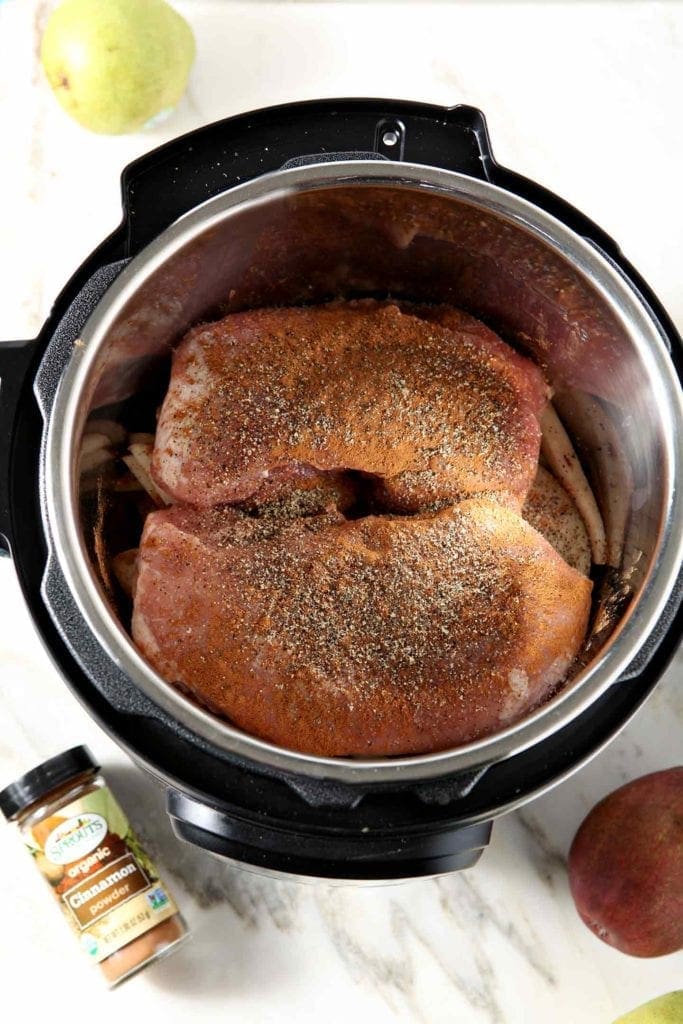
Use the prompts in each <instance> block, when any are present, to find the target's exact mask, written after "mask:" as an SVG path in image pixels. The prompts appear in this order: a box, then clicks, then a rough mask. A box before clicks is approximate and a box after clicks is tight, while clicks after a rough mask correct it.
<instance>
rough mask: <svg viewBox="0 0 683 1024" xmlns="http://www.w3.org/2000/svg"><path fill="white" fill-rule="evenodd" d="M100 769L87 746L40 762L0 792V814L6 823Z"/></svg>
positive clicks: (75, 748) (73, 748)
mask: <svg viewBox="0 0 683 1024" xmlns="http://www.w3.org/2000/svg"><path fill="white" fill-rule="evenodd" d="M99 767H100V766H99V765H98V764H97V762H96V761H95V760H94V758H93V756H92V754H91V753H90V751H89V750H88V748H87V747H72V748H71V749H70V750H65V751H64V753H62V754H56V755H55V757H51V758H49V760H47V761H43V763H42V764H39V765H37V767H36V768H32V769H31V771H30V772H26V774H25V775H22V776H21V778H20V779H17V781H16V782H12V783H11V784H10V785H9V786H7V787H6V788H5V789H3V790H1V791H0V811H2V813H3V814H4V815H5V817H6V818H7V820H8V821H9V820H11V819H12V818H15V817H16V816H17V814H20V813H21V811H23V810H25V809H26V808H27V807H30V806H31V804H35V803H36V802H37V801H38V800H40V799H41V798H42V797H44V796H47V794H48V793H51V792H52V790H53V789H57V787H58V786H62V785H63V784H64V783H65V782H68V781H69V779H74V778H76V776H78V775H83V774H84V773H85V772H96V771H99Z"/></svg>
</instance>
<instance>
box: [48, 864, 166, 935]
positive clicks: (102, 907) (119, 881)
mask: <svg viewBox="0 0 683 1024" xmlns="http://www.w3.org/2000/svg"><path fill="white" fill-rule="evenodd" d="M149 884H150V883H149V879H148V878H147V875H146V874H145V873H144V871H143V870H142V868H141V867H140V865H139V864H138V863H137V861H136V860H135V858H134V857H133V855H132V854H131V853H127V854H126V855H125V856H124V857H120V858H119V860H118V861H114V862H113V863H111V864H107V866H106V867H104V868H102V870H101V871H97V872H96V873H95V874H93V875H90V876H89V877H88V878H86V879H85V881H83V882H81V883H80V884H79V885H75V886H74V887H73V889H69V890H68V892H66V893H64V895H63V896H62V899H63V900H64V902H65V903H66V905H67V907H68V908H69V910H70V911H71V912H72V914H73V915H74V917H75V918H76V921H77V923H78V926H79V927H80V928H86V927H87V926H88V925H90V924H93V923H94V922H95V921H98V920H99V919H100V918H101V917H103V916H104V915H105V914H108V913H109V911H110V910H113V909H114V907H119V906H121V904H122V903H125V902H126V901H127V900H129V899H130V898H131V896H135V894H136V893H138V892H141V891H142V890H143V889H147V888H148V887H149Z"/></svg>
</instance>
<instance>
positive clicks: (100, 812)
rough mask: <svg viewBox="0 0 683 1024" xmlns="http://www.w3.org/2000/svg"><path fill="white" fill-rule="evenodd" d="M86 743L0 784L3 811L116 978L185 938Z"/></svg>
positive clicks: (74, 924) (95, 957)
mask: <svg viewBox="0 0 683 1024" xmlns="http://www.w3.org/2000/svg"><path fill="white" fill-rule="evenodd" d="M99 772H100V768H99V765H97V764H96V763H95V761H94V760H93V758H92V756H91V754H90V752H89V750H88V749H87V747H73V748H72V749H71V750H67V751H65V752H64V753H63V754H58V755H57V756H56V757H52V758H50V760H49V761H45V762H44V763H43V764H41V765H38V767H37V768H34V769H33V770H32V771H30V772H27V773H26V775H22V777H21V778H20V779H18V780H17V781H16V782H14V783H12V785H10V786H8V787H7V788H6V789H4V790H2V792H0V810H1V811H2V813H3V814H4V815H5V817H6V818H7V819H8V820H10V821H15V822H16V823H17V825H18V827H19V830H20V832H21V835H22V838H23V840H24V842H25V844H26V847H27V849H28V851H29V853H30V854H31V856H32V857H33V860H34V863H35V865H36V867H37V868H38V870H39V871H40V872H41V874H42V875H43V877H44V878H45V880H46V882H47V883H48V884H49V885H50V887H51V889H52V892H53V894H54V896H55V898H56V899H57V901H58V902H59V905H60V907H61V909H62V912H63V914H64V916H65V917H66V918H67V920H68V922H69V924H70V925H71V928H72V929H73V931H74V932H75V934H76V936H77V937H78V939H79V941H80V944H81V948H82V949H83V950H84V952H85V953H86V954H87V956H88V957H89V958H90V960H91V961H94V962H95V963H97V964H98V965H99V968H100V970H101V972H102V974H103V975H104V977H105V979H106V981H107V982H108V983H109V985H110V986H113V985H117V984H118V983H119V982H121V981H123V980H124V979H125V978H129V977H130V976H131V975H132V974H134V973H135V972H136V971H138V970H140V969H141V968H142V967H145V966H146V965H147V964H149V963H152V962H153V961H154V960H157V959H159V958H160V957H162V956H165V955H166V954H167V953H169V952H171V950H173V949H175V948H176V947H177V946H178V944H179V943H180V942H181V941H182V940H183V939H184V938H186V937H187V934H188V932H187V928H186V926H185V922H184V921H183V919H182V917H181V915H180V913H179V912H178V908H177V906H176V904H175V903H174V902H173V899H172V897H171V895H170V893H169V891H168V889H167V887H166V885H165V884H164V883H163V882H162V881H161V879H160V878H159V873H158V871H157V869H156V868H155V866H154V864H153V863H152V861H151V860H150V859H149V857H148V856H147V854H146V853H145V851H144V850H143V848H142V846H141V845H140V841H139V840H138V838H137V836H136V835H135V833H134V832H133V830H132V828H131V827H130V824H129V822H128V819H127V818H126V816H125V814H124V812H123V811H122V809H121V807H120V805H119V804H118V802H117V801H116V799H115V798H114V796H113V794H112V793H111V792H110V790H109V789H108V788H107V785H106V783H105V781H104V779H103V778H102V776H101V775H100V774H99Z"/></svg>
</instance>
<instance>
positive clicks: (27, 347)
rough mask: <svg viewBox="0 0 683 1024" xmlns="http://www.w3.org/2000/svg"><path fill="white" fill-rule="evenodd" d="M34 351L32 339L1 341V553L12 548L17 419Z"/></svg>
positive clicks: (8, 552) (5, 553)
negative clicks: (12, 493) (13, 476)
mask: <svg viewBox="0 0 683 1024" xmlns="http://www.w3.org/2000/svg"><path fill="white" fill-rule="evenodd" d="M35 353H36V346H35V344H34V341H33V340H31V341H5V342H0V555H9V554H10V552H11V546H12V539H11V538H12V529H11V521H12V512H11V508H12V501H11V477H12V472H13V465H12V462H13V457H14V448H15V423H16V418H17V411H18V408H19V402H20V401H21V399H22V395H23V394H24V390H25V385H26V383H27V379H28V370H29V367H30V366H31V363H32V362H33V358H34V356H35Z"/></svg>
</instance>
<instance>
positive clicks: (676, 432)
mask: <svg viewBox="0 0 683 1024" xmlns="http://www.w3.org/2000/svg"><path fill="white" fill-rule="evenodd" d="M364 185H366V186H367V185H369V186H373V185H374V186H389V187H398V188H412V189H415V190H417V191H426V192H431V193H432V194H439V195H444V196H446V197H451V198H455V199H457V200H458V201H459V202H462V203H466V204H468V205H471V206H474V207H478V208H483V209H485V210H486V211H487V212H493V213H494V214H496V215H498V216H500V217H502V218H503V219H505V220H507V221H508V222H511V223H513V224H514V225H516V226H517V227H519V228H521V229H522V230H525V231H527V232H528V233H530V234H532V235H534V236H535V237H537V238H539V239H540V240H541V241H542V242H543V243H544V244H545V245H547V246H549V247H550V248H551V249H552V250H554V251H555V252H556V253H558V254H559V255H560V256H561V257H563V258H564V259H566V260H569V261H570V262H571V264H572V266H573V267H574V269H575V270H576V271H578V272H579V274H581V275H582V276H584V277H585V278H587V280H588V281H589V283H590V285H591V286H592V287H593V288H594V289H595V290H596V291H597V292H598V293H599V295H600V297H601V298H602V300H603V301H604V302H605V303H606V305H607V306H608V307H609V308H610V310H611V312H612V314H613V315H614V316H615V318H616V319H617V321H618V322H619V323H620V324H621V326H622V327H623V328H624V330H625V331H626V332H627V333H628V335H629V336H630V338H631V340H632V341H633V343H634V345H635V346H636V348H637V349H638V352H639V356H640V358H641V360H642V362H643V364H644V366H645V367H646V369H647V373H648V376H649V378H650V381H651V384H652V387H653V390H654V391H655V392H656V398H657V408H658V411H659V415H660V422H661V423H662V429H661V430H660V433H661V441H662V455H663V480H662V489H663V492H664V495H665V499H666V502H665V508H666V511H665V515H664V516H663V517H662V522H661V523H660V529H659V537H658V541H657V545H656V548H655V551H654V553H653V557H652V560H651V564H650V567H649V569H648V571H647V574H646V577H645V579H644V581H643V585H642V588H641V591H640V594H639V596H638V598H637V600H636V601H634V602H632V603H631V605H630V607H629V609H628V610H627V612H626V614H625V616H624V618H623V619H622V620H621V621H620V623H619V624H618V626H617V627H616V628H615V630H614V632H613V634H612V636H611V637H610V638H609V640H608V641H607V643H606V644H605V645H604V647H603V648H602V650H601V651H600V653H599V655H598V656H597V658H596V659H594V661H593V662H591V663H590V664H589V665H588V666H587V667H586V668H585V669H584V670H582V672H580V673H579V674H578V675H577V676H576V678H575V679H574V680H573V681H572V682H571V683H570V684H569V685H568V686H567V687H566V688H565V689H564V690H562V691H561V692H560V693H558V694H557V695H556V696H554V697H553V698H551V700H549V701H548V702H546V703H545V704H543V705H542V706H541V707H540V708H538V709H537V710H536V711H534V712H533V713H532V714H530V715H528V716H527V717H525V718H524V719H522V720H521V721H520V722H518V723H516V724H514V725H512V726H509V727H507V728H506V729H504V730H501V731H500V732H497V733H494V734H492V735H490V736H487V737H484V738H482V739H480V740H477V741H475V742H472V743H468V744H465V745H463V746H460V747H456V748H451V749H448V750H443V751H437V752H435V753H430V754H420V755H412V756H405V757H391V758H375V759H362V758H349V757H344V758H331V757H319V756H316V755H311V754H304V753H300V752H297V751H293V750H288V749H286V748H284V747H279V746H276V745H275V744H272V743H269V742H267V741H265V740H261V739H259V738H258V737H256V736H252V735H250V734H248V733H246V732H243V731H242V730H240V729H238V728H236V727H235V726H233V725H231V724H230V723H229V722H227V721H224V720H222V719H220V718H218V717H217V716H215V715H213V714H211V713H210V712H208V711H205V710H204V709H203V708H201V707H200V706H199V705H198V704H195V703H194V702H193V701H192V700H191V699H190V698H188V697H186V696H184V695H183V694H182V693H181V692H180V691H179V690H177V689H176V688H175V687H174V686H173V685H172V684H171V683H168V682H166V681H165V680H164V679H162V677H161V676H160V675H159V674H158V673H156V672H155V671H154V670H153V669H152V668H151V666H150V665H148V664H147V662H146V661H145V660H144V658H143V657H142V656H141V655H140V654H139V652H138V651H137V650H136V648H135V647H134V644H133V641H132V639H131V638H130V636H129V635H128V633H127V632H126V631H125V630H124V628H123V626H122V625H121V624H120V623H119V622H118V620H117V619H116V618H115V616H114V615H113V614H112V613H111V611H110V610H109V608H108V605H107V602H106V600H105V597H104V595H103V592H102V590H101V587H100V585H99V583H98V582H97V580H96V578H95V575H94V573H93V570H92V568H91V566H90V561H89V558H88V555H87V553H86V550H85V545H84V542H83V538H82V536H81V530H80V526H79V514H78V492H77V479H76V474H75V468H74V467H75V465H76V463H77V459H76V457H75V456H76V452H75V444H74V438H75V437H77V436H78V437H80V432H81V428H82V425H83V419H84V413H83V410H82V409H80V408H79V406H80V401H79V399H80V396H81V393H82V391H83V387H84V384H85V383H86V381H87V377H88V374H89V372H90V369H91V367H92V365H93V361H94V359H95V357H96V355H97V353H98V351H99V348H100V345H101V344H102V342H103V341H104V339H105V338H106V334H107V332H108V330H109V328H110V327H111V325H112V323H113V322H114V321H115V319H116V317H117V315H118V314H119V313H120V311H121V309H122V308H123V307H124V305H125V304H126V302H127V301H128V300H129V299H130V298H131V297H132V295H133V294H134V293H135V292H136V291H137V289H138V288H139V287H140V286H141V285H142V284H143V283H144V282H145V281H146V280H147V279H148V278H149V277H150V276H151V275H152V274H153V273H154V272H155V271H156V270H158V269H159V268H160V267H161V266H162V265H163V263H164V262H165V261H166V260H167V259H169V258H170V257H171V256H172V255H174V254H175V253H176V252H178V251H179V250H180V249H181V248H182V247H183V246H184V245H186V244H187V243H188V242H190V241H192V240H193V239H194V238H196V237H197V236H198V235H200V234H201V233H203V232H204V231H206V230H208V229H210V228H211V227H213V226H216V225H217V224H218V223H220V222H221V221H222V220H223V219H225V218H226V217H227V216H229V215H230V213H231V211H233V210H236V209H237V208H239V209H240V210H243V209H245V208H248V207H250V206H255V205H261V204H263V203H266V202H268V201H269V200H273V199H282V198H285V197H286V196H288V195H292V194H294V193H297V192H304V191H310V190H314V189H316V190H317V189H324V188H338V187H345V186H359V187H362V186H364ZM681 435H683V396H682V395H681V390H680V387H679V384H678V380H677V377H676V374H675V370H674V367H673V364H672V362H671V360H670V357H669V354H668V351H667V345H666V341H665V337H664V335H663V333H662V331H661V328H660V327H659V325H658V324H657V322H656V321H655V319H654V317H653V315H652V313H651V312H650V310H649V309H648V307H647V306H646V305H645V303H644V301H643V300H642V299H641V297H640V296H639V294H638V293H637V292H636V291H635V289H634V288H633V287H632V286H631V285H630V283H629V282H628V281H627V279H626V278H625V277H624V276H623V274H622V273H621V272H620V270H619V269H618V268H617V267H616V266H615V265H614V264H612V263H611V262H610V261H609V260H608V259H607V258H606V257H605V256H604V255H603V254H602V253H601V252H600V250H598V249H597V247H595V246H594V245H593V244H592V243H591V242H590V241H589V240H587V239H585V238H582V237H580V236H579V235H577V234H575V233H574V232H573V231H571V230H570V229H569V228H568V227H566V225H564V224H563V223H562V222H561V221H559V220H557V219H556V218H555V217H553V216H551V215H550V214H548V213H546V212H545V211H544V210H542V209H540V208H539V207H536V206H534V205H532V204H531V203H529V202H527V201H526V200H524V199H522V198H520V197H519V196H517V195H515V194H513V193H510V192H507V191H506V190H504V189H501V188H499V187H498V186H495V185H491V184H490V183H488V182H484V181H480V180H478V179H474V178H470V177H467V176H466V175H462V174H459V173H456V172H454V171H445V170H440V169H436V168H433V167H429V166H424V165H421V164H405V163H400V164H398V163H397V164H393V163H391V162H389V161H378V162H376V163H375V162H372V161H343V160H342V161H334V162H328V163H323V164H309V165H308V166H305V167H300V168H292V169H287V170H280V171H275V172H271V173H269V174H266V175H263V176H262V177H260V178H257V179H255V180H253V181H250V182H248V183H246V184H243V185H239V186H236V187H235V188H232V189H229V190H228V191H226V192H224V193H221V194H219V195H217V196H215V197H213V198H211V199H209V200H207V201H206V202H204V203H202V204H201V205H199V206H197V207H195V208H194V209H193V210H191V211H189V212H188V213H186V214H184V215H183V216H182V217H181V218H179V219H178V220H177V221H175V222H174V223H173V224H172V225H171V226H170V227H169V228H167V229H166V230H165V231H163V232H162V233H161V234H160V235H158V236H157V238H155V239H154V240H153V241H152V242H151V243H150V244H149V245H148V246H147V247H146V248H145V249H144V250H143V251H142V252H141V253H139V254H138V255H137V256H136V257H134V258H133V259H132V260H131V262H130V263H129V264H128V266H127V267H125V268H124V270H123V271H122V272H121V273H120V275H119V276H118V277H117V278H116V280H115V281H114V282H113V284H112V285H111V286H110V287H109V289H108V290H107V292H106V293H105V295H104V296H103V298H102V299H101V301H100V302H99V303H98V306H97V308H96V309H95V311H94V312H93V313H92V315H91V316H90V317H89V319H88V321H87V323H86V324H85V326H84V328H83V330H82V332H81V344H80V345H79V346H74V347H73V351H72V353H71V356H70V359H69V361H68V363H67V365H66V367H65V369H64V371H63V373H62V376H61V379H60V382H59V385H58V388H57V391H56V394H55V398H54V403H53V406H52V409H51V410H50V412H49V417H48V421H47V428H46V433H45V437H44V444H45V462H44V466H45V499H46V500H45V505H44V514H45V516H46V520H47V532H48V542H49V543H50V544H51V545H52V548H53V554H54V556H55V557H56V558H57V559H58V561H59V564H60V567H61V569H62V572H63V573H64V576H65V578H66V581H67V583H68V586H69V588H70V590H71V593H72V594H73V597H74V599H75V601H76V603H77V605H78V607H79V609H80V611H81V613H82V615H83V617H84V619H85V621H86V622H87V624H88V626H89V628H90V629H91V631H92V632H93V634H94V635H95V637H96V638H97V640H98V642H99V644H100V645H101V646H102V647H103V649H104V650H105V652H106V653H107V655H108V656H109V657H110V658H111V659H112V660H113V662H114V663H115V664H116V665H117V666H119V667H120V668H121V669H122V670H123V671H124V672H125V673H126V675H127V676H128V677H129V678H130V679H131V680H132V681H133V683H134V684H135V685H136V686H137V687H138V688H139V689H140V690H141V691H142V692H143V693H144V694H145V695H146V696H147V697H148V698H150V699H151V700H152V701H153V702H154V703H156V704H157V705H159V706H160V707H161V708H162V709H163V710H164V711H165V712H166V713H168V714H170V715H171V716H173V717H174V718H175V719H177V720H179V721H180V722H181V723H182V724H183V725H184V726H185V727H186V728H188V729H190V730H191V731H192V732H194V733H195V734H197V735H199V736H201V737H203V738H204V739H205V740H206V741H208V742H209V743H211V744H213V745H214V746H217V747H218V748H219V749H221V750H223V751H225V752H227V753H229V754H233V755H237V756H238V757H241V758H243V759H245V760H247V761H251V762H256V763H257V764H261V765H264V766H266V765H267V766H268V767H270V768H275V769H279V770H284V771H288V772H291V773H294V774H298V775H303V776H308V777H311V778H318V779H321V778H324V779H327V780H331V781H332V780H333V781H337V782H340V783H356V784H360V783H365V784H367V783H374V782H390V781H395V780H398V779H400V780H401V781H402V782H403V781H408V780H413V781H424V780H426V779H430V778H435V777H439V776H444V775H448V774H452V773H454V772H460V771H472V770H475V769H481V768H483V767H484V766H486V765H488V764H491V763H494V762H497V761H500V760H502V759H504V758H508V757H510V756H512V755H513V754H516V753H519V752H521V751H523V750H526V749H528V748H529V747H531V746H533V745H534V744H535V743H537V742H539V741H540V740H542V739H544V738H546V737H547V736H549V735H551V734H552V733H554V732H556V731H558V730H559V729H560V728H561V727H562V726H563V725H565V724H567V723H568V722H569V721H571V720H573V719H574V718H576V717H577V716H578V715H580V714H581V713H582V712H583V711H585V710H586V709H587V708H588V707H589V706H590V705H591V704H592V703H593V702H594V701H595V700H597V699H598V698H599V697H600V696H601V695H602V694H603V693H604V692H605V691H606V690H607V688H608V687H609V686H611V685H613V684H614V683H615V682H617V680H618V679H619V677H620V675H621V674H622V673H623V672H624V671H625V670H626V669H627V668H628V666H629V664H630V663H631V662H632V661H633V659H634V658H635V656H636V655H637V654H638V651H639V649H640V647H641V645H642V643H643V641H644V639H645V638H646V637H647V636H649V634H650V632H651V631H652V629H653V627H654V626H655V624H656V622H657V620H658V619H659V617H660V615H661V614H662V612H663V610H664V607H665V605H666V602H667V599H668V597H669V595H670V593H671V591H672V589H673V587H674V585H675V582H676V578H677V575H678V571H679V568H680V564H681V559H682V556H683V529H682V528H681V527H682V525H683V490H682V489H681V488H677V487H675V486H674V481H675V480H680V479H683V450H681V449H678V450H677V447H676V445H675V443H674V439H675V438H676V437H677V436H681Z"/></svg>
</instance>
